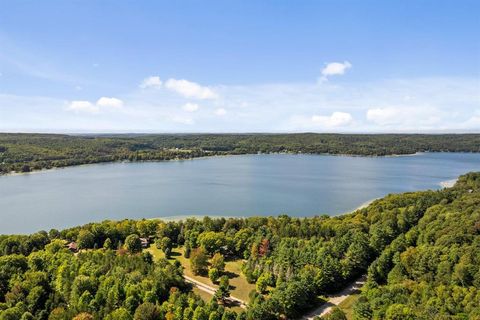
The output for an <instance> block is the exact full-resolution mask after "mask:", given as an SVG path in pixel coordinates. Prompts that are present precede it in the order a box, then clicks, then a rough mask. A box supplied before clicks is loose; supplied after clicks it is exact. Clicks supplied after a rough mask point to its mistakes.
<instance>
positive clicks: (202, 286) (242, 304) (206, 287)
mask: <svg viewBox="0 0 480 320" xmlns="http://www.w3.org/2000/svg"><path fill="white" fill-rule="evenodd" d="M183 278H184V279H185V281H187V282H189V283H191V284H193V285H194V286H196V287H197V288H198V289H200V290H202V291H205V292H207V293H209V294H211V295H214V294H215V291H217V289H216V288H214V287H211V286H209V285H207V284H205V283H202V282H200V281H198V280H195V279H193V278H191V277H188V276H186V275H184V276H183ZM227 300H229V301H231V302H233V303H238V304H239V305H240V307H242V308H244V309H246V308H247V304H246V303H245V301H243V300H241V299H238V298H235V297H232V296H230V297H228V299H227Z"/></svg>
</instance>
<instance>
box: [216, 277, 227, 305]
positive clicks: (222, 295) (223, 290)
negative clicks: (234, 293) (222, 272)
mask: <svg viewBox="0 0 480 320" xmlns="http://www.w3.org/2000/svg"><path fill="white" fill-rule="evenodd" d="M214 296H215V299H217V300H218V301H220V302H221V303H224V302H225V299H227V298H228V297H229V296H230V283H229V281H228V277H227V276H222V277H221V278H220V285H219V286H218V289H217V291H215V295H214Z"/></svg>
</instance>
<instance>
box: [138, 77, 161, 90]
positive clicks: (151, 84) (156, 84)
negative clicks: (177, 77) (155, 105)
mask: <svg viewBox="0 0 480 320" xmlns="http://www.w3.org/2000/svg"><path fill="white" fill-rule="evenodd" d="M139 87H140V88H142V89H147V88H155V89H158V88H161V87H162V80H160V77H158V76H151V77H148V78H145V79H143V81H142V83H140V85H139Z"/></svg>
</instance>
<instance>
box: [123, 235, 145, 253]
mask: <svg viewBox="0 0 480 320" xmlns="http://www.w3.org/2000/svg"><path fill="white" fill-rule="evenodd" d="M125 247H126V249H127V250H128V251H129V252H130V253H137V252H140V251H142V242H141V241H140V238H139V237H138V235H136V234H131V235H129V236H128V237H127V238H126V239H125Z"/></svg>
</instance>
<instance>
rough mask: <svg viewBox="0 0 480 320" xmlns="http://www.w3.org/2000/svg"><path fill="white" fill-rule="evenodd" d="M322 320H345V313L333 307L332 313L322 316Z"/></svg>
mask: <svg viewBox="0 0 480 320" xmlns="http://www.w3.org/2000/svg"><path fill="white" fill-rule="evenodd" d="M321 319H322V320H347V316H346V315H345V312H343V311H342V310H341V309H340V308H339V307H333V308H332V311H330V312H329V313H328V314H326V315H324V316H323V317H322V318H321Z"/></svg>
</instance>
